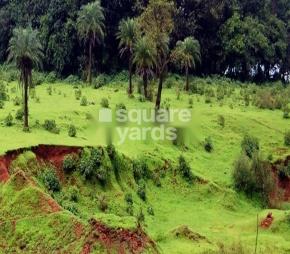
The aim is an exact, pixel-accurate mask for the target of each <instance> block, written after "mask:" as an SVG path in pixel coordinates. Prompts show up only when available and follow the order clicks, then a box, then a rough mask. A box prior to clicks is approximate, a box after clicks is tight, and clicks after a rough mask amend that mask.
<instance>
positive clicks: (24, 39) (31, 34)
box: [8, 27, 43, 131]
mask: <svg viewBox="0 0 290 254" xmlns="http://www.w3.org/2000/svg"><path fill="white" fill-rule="evenodd" d="M8 51H9V55H8V61H9V62H10V61H15V62H16V66H17V68H18V69H19V70H20V84H21V87H22V92H23V93H22V94H23V102H24V130H26V131H28V130H29V123H28V90H29V87H31V85H32V69H33V67H39V66H40V65H41V63H42V58H43V53H42V46H41V44H40V41H39V38H38V32H37V31H36V30H33V29H32V28H31V27H27V28H15V29H14V30H13V36H12V38H11V39H10V42H9V48H8Z"/></svg>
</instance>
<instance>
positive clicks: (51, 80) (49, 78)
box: [45, 71, 57, 83]
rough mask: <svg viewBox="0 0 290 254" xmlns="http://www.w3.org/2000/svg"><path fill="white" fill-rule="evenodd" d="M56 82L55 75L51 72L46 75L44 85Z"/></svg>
mask: <svg viewBox="0 0 290 254" xmlns="http://www.w3.org/2000/svg"><path fill="white" fill-rule="evenodd" d="M56 81H57V75H56V73H55V72H53V71H52V72H50V73H48V75H47V76H46V77H45V82H46V83H55V82H56Z"/></svg>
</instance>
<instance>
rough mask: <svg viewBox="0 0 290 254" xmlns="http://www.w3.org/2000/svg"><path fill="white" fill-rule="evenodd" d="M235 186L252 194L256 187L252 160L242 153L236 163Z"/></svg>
mask: <svg viewBox="0 0 290 254" xmlns="http://www.w3.org/2000/svg"><path fill="white" fill-rule="evenodd" d="M233 178H234V184H235V188H236V189H237V190H239V191H243V192H245V193H247V194H251V193H253V192H254V189H255V176H254V174H253V171H252V168H251V160H250V158H249V157H247V156H246V155H244V154H242V155H241V156H240V157H239V158H238V159H237V161H236V162H235V165H234V172H233Z"/></svg>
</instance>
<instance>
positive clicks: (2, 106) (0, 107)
mask: <svg viewBox="0 0 290 254" xmlns="http://www.w3.org/2000/svg"><path fill="white" fill-rule="evenodd" d="M4 105H5V104H4V101H0V109H3V108H4Z"/></svg>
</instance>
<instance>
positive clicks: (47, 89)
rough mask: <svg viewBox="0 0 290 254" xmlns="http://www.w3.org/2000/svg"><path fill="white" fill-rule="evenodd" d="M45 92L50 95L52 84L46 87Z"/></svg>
mask: <svg viewBox="0 0 290 254" xmlns="http://www.w3.org/2000/svg"><path fill="white" fill-rule="evenodd" d="M46 91H47V94H48V95H52V86H49V87H47V88H46Z"/></svg>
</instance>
